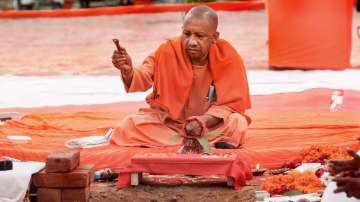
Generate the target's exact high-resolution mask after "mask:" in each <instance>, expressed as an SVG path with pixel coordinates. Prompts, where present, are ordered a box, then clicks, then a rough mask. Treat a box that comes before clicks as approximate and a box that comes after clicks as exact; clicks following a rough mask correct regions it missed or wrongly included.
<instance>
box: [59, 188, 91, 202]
mask: <svg viewBox="0 0 360 202" xmlns="http://www.w3.org/2000/svg"><path fill="white" fill-rule="evenodd" d="M89 197H90V187H86V188H82V189H63V190H62V193H61V198H62V202H88V201H89Z"/></svg>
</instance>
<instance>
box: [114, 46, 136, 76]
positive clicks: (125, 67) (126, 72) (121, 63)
mask: <svg viewBox="0 0 360 202" xmlns="http://www.w3.org/2000/svg"><path fill="white" fill-rule="evenodd" d="M113 41H114V43H115V45H116V49H117V50H115V51H114V53H113V55H112V63H113V65H114V67H116V68H117V69H119V70H120V71H121V74H122V75H123V77H125V78H127V77H131V76H132V73H133V66H132V62H131V57H130V56H129V54H128V53H127V52H126V50H125V48H123V47H121V46H120V44H119V40H117V39H113Z"/></svg>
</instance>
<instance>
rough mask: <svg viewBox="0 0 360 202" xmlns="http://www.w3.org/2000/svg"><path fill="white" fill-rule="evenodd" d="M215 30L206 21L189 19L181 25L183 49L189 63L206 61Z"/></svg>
mask: <svg viewBox="0 0 360 202" xmlns="http://www.w3.org/2000/svg"><path fill="white" fill-rule="evenodd" d="M215 38H216V30H215V28H214V27H213V26H212V25H211V24H210V23H209V22H208V21H207V20H206V19H198V18H189V19H187V20H185V22H184V24H183V32H182V40H183V48H184V50H185V52H186V53H187V55H188V56H189V58H190V60H191V62H192V63H193V62H195V63H196V62H201V61H204V60H206V59H207V56H208V53H209V49H210V45H211V44H212V43H213V42H215Z"/></svg>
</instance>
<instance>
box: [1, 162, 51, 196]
mask: <svg viewBox="0 0 360 202" xmlns="http://www.w3.org/2000/svg"><path fill="white" fill-rule="evenodd" d="M44 167H45V163H43V162H32V161H29V162H13V169H12V170H6V171H0V201H1V202H22V201H23V200H24V197H25V194H26V191H27V189H28V187H29V183H30V179H31V176H32V174H34V173H37V172H39V171H40V170H41V169H43V168H44Z"/></svg>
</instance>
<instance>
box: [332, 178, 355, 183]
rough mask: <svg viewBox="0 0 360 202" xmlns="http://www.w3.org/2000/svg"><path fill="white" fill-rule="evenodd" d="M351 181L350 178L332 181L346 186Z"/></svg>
mask: <svg viewBox="0 0 360 202" xmlns="http://www.w3.org/2000/svg"><path fill="white" fill-rule="evenodd" d="M350 180H351V178H349V177H335V178H334V179H333V181H334V182H336V183H337V184H346V183H348V182H349V181H350Z"/></svg>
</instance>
